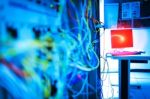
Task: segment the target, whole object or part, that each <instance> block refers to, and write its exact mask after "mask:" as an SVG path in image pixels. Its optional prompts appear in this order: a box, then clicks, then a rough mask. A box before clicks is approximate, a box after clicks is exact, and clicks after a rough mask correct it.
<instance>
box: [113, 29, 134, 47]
mask: <svg viewBox="0 0 150 99" xmlns="http://www.w3.org/2000/svg"><path fill="white" fill-rule="evenodd" d="M111 47H112V48H116V49H117V48H128V47H133V33H132V29H113V30H111Z"/></svg>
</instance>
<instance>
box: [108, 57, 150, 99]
mask: <svg viewBox="0 0 150 99" xmlns="http://www.w3.org/2000/svg"><path fill="white" fill-rule="evenodd" d="M108 57H110V58H112V59H117V60H119V99H129V92H130V91H129V90H130V88H129V87H130V63H147V62H148V60H150V56H141V55H139V56H136V55H135V56H108Z"/></svg>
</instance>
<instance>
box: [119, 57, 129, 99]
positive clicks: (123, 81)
mask: <svg viewBox="0 0 150 99" xmlns="http://www.w3.org/2000/svg"><path fill="white" fill-rule="evenodd" d="M129 70H130V61H129V60H119V99H129V83H130V74H129V73H130V72H129Z"/></svg>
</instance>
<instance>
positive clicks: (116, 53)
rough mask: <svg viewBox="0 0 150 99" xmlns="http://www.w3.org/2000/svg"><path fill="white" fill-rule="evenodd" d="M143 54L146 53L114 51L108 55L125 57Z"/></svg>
mask: <svg viewBox="0 0 150 99" xmlns="http://www.w3.org/2000/svg"><path fill="white" fill-rule="evenodd" d="M142 53H145V52H144V51H112V52H109V53H107V54H110V55H112V56H124V55H140V54H142Z"/></svg>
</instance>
